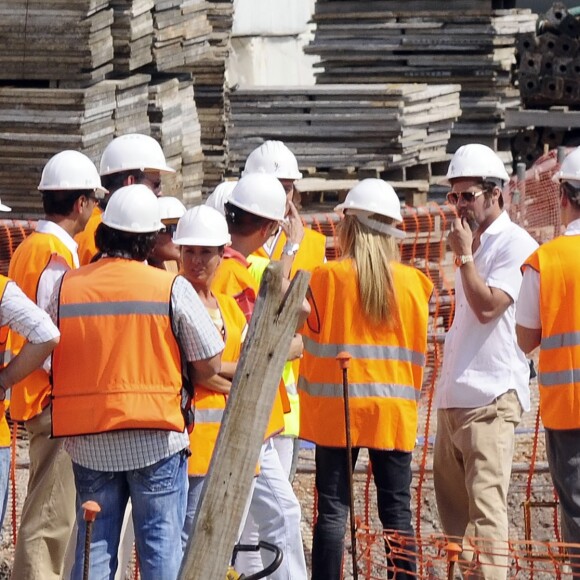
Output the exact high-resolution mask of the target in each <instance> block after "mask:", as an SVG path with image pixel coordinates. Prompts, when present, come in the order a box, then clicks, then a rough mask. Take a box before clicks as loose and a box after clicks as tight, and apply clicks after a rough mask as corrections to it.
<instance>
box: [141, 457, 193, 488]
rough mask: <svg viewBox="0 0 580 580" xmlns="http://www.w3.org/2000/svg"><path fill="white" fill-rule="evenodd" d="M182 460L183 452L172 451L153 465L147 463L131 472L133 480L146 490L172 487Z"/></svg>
mask: <svg viewBox="0 0 580 580" xmlns="http://www.w3.org/2000/svg"><path fill="white" fill-rule="evenodd" d="M183 462H184V454H183V453H181V452H179V453H174V454H173V455H171V456H170V457H166V458H165V459H162V460H161V461H158V462H157V463H154V464H153V465H148V466H147V467H143V468H142V469H136V470H135V471H134V472H133V475H134V478H135V481H136V482H137V483H139V485H141V486H143V488H145V489H146V490H148V491H153V492H155V491H163V490H169V489H173V488H174V487H175V480H176V479H177V475H178V473H179V471H180V467H181V466H182V465H183Z"/></svg>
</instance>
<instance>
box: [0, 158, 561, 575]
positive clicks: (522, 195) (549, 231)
mask: <svg viewBox="0 0 580 580" xmlns="http://www.w3.org/2000/svg"><path fill="white" fill-rule="evenodd" d="M557 167H558V164H557V160H556V153H555V152H551V153H549V154H548V155H546V156H543V157H542V158H540V159H539V160H538V162H537V164H536V165H534V166H533V167H532V168H531V169H529V170H528V171H527V172H526V174H525V179H520V180H518V179H517V178H514V179H513V180H512V181H511V182H510V184H509V190H508V192H509V193H508V194H507V195H506V205H507V208H508V211H509V214H510V216H511V218H512V220H513V221H515V222H516V223H518V224H520V225H522V227H524V228H525V229H527V230H528V231H529V232H530V233H531V234H532V235H533V236H534V237H535V238H536V239H537V240H538V241H540V242H544V241H546V240H549V239H551V238H553V237H554V236H556V235H558V234H559V233H560V231H561V223H560V215H559V210H558V186H557V184H555V183H553V182H552V181H551V177H552V175H553V174H554V172H555V171H556V169H557ZM454 216H455V211H454V208H453V207H450V206H448V205H442V206H440V205H438V204H436V203H431V204H429V205H427V206H426V207H419V208H411V207H406V208H404V210H403V218H404V223H403V226H402V227H403V229H404V230H405V231H406V233H407V236H406V238H405V239H404V240H402V241H401V243H400V250H401V258H402V261H403V262H404V263H407V264H410V265H413V266H415V267H417V268H419V269H420V270H422V271H423V272H424V273H425V274H426V275H427V276H428V277H429V278H430V279H431V280H432V282H433V284H434V293H433V297H432V299H431V305H430V314H431V327H430V332H429V347H428V354H427V365H426V369H425V376H424V385H423V396H422V400H421V403H420V404H421V405H422V406H424V407H425V413H423V414H422V415H423V418H422V423H421V425H420V428H419V440H418V445H417V449H416V451H415V454H414V455H415V459H414V468H415V477H414V481H413V493H414V507H415V537H414V538H412V542H413V543H414V545H415V546H416V551H417V559H418V568H417V577H418V578H429V579H436V578H453V577H454V576H453V574H454V573H457V571H458V564H457V563H456V559H457V553H456V552H454V551H453V550H451V551H450V549H449V541H448V540H445V539H443V538H442V537H441V536H440V535H438V534H436V533H434V531H433V529H431V528H430V527H429V526H427V525H426V524H425V522H424V519H423V518H422V515H423V511H424V507H425V501H426V498H425V495H426V490H428V489H429V487H430V486H432V481H431V479H430V467H429V465H428V461H429V451H430V445H431V441H430V438H431V437H432V435H433V429H432V396H433V391H434V387H435V383H436V380H437V378H438V373H439V369H440V366H441V362H442V356H443V340H444V336H445V332H446V330H447V329H448V328H449V325H450V324H451V320H452V318H453V309H454V291H453V275H454V266H453V260H452V258H453V256H452V253H451V252H450V251H449V249H448V248H447V244H446V238H447V233H448V231H449V228H450V224H451V221H452V219H453V217H454ZM338 219H339V218H338V216H337V215H336V214H334V213H316V214H310V215H309V214H305V215H304V221H305V223H306V224H307V225H309V226H310V227H312V228H313V229H315V230H317V231H319V232H321V233H322V234H324V235H325V236H326V237H327V252H326V255H327V259H329V260H332V259H335V258H336V257H338V244H337V237H336V225H337V223H338ZM34 227H35V222H33V221H19V220H0V273H3V274H6V273H7V270H8V264H9V261H10V258H11V256H12V254H13V253H14V250H15V249H16V247H17V246H18V244H19V243H20V242H21V241H22V240H23V239H24V238H25V237H26V236H27V235H29V234H30V232H32V231H33V229H34ZM539 430H540V421H539V416H538V417H537V418H536V424H535V430H534V433H533V441H534V443H533V449H532V453H531V456H530V461H529V469H528V471H527V472H526V473H525V479H524V480H523V481H522V482H521V483H520V484H518V485H519V486H520V487H521V489H516V491H517V493H518V494H519V495H518V501H519V500H521V501H520V504H519V505H523V508H522V518H523V519H524V521H525V522H526V530H527V535H526V539H525V540H523V541H512V542H510V543H509V546H507V547H505V546H504V547H502V548H501V549H502V550H503V549H505V550H507V552H508V560H509V564H508V565H507V566H508V577H509V578H559V577H565V575H566V574H567V573H568V572H567V568H566V566H567V564H566V563H565V562H564V561H563V558H562V556H563V545H562V544H560V543H559V540H560V534H559V522H558V514H557V509H556V506H557V503H556V501H555V498H554V494H553V488H552V487H551V482H549V484H546V483H545V482H546V481H547V480H546V479H545V478H544V480H542V481H543V482H544V483H543V484H540V485H538V482H536V481H534V478H535V476H536V473H537V472H538V459H537V457H538V453H539V451H538V433H539ZM14 435H15V436H14V438H13V468H12V473H11V483H12V489H11V491H12V493H11V495H12V532H13V539H14V540H15V537H16V526H17V515H18V514H17V508H16V499H15V498H16V495H17V494H18V493H20V494H24V493H25V490H24V489H22V490H19V489H16V478H15V472H14V467H15V461H14V460H15V458H16V430H15V431H14ZM370 481H371V475H370V472H368V473H367V476H366V479H365V481H364V484H363V491H362V492H361V493H360V494H357V497H360V498H362V500H361V501H359V505H358V506H357V513H362V514H363V515H362V517H360V518H357V520H358V522H357V523H358V525H357V528H358V531H357V542H358V550H357V558H358V568H359V570H360V574H359V577H362V578H365V579H367V578H368V579H369V580H370V579H374V578H386V577H387V573H388V570H387V568H386V559H385V549H384V545H385V541H386V543H387V545H391V548H392V549H393V550H396V549H398V550H403V552H404V551H405V548H404V546H405V545H407V544H405V542H407V543H408V542H409V540H408V539H405V542H400V541H393V537H394V538H395V540H396V539H397V538H396V535H395V536H393V534H383V531H382V530H380V524H378V523H377V520H376V516H374V514H373V513H372V512H373V511H375V510H373V508H372V498H371V495H372V494H371V483H370ZM542 485H543V486H544V487H543V488H542ZM516 488H517V486H516ZM361 502H362V503H361ZM544 508H548V509H550V510H552V511H553V516H552V517H551V522H552V523H551V531H550V533H549V534H547V537H543V538H541V539H539V540H535V539H532V536H533V535H534V529H535V528H534V523H533V517H534V516H533V514H535V512H536V510H542V509H544ZM314 513H315V509H314ZM313 517H315V516H314V515H313ZM377 530H379V531H377ZM347 543H348V542H347ZM469 543H470V544H471V547H472V551H473V553H474V554H475V556H474V558H475V560H474V561H475V563H476V565H475V568H477V562H479V561H480V560H481V559H482V556H485V554H489V553H490V552H492V551H493V550H494V549H495V547H491V546H489V545H488V544H485V543H483V542H482V541H476V540H471V541H469ZM401 546H403V548H401ZM451 547H452V548H453V547H454V546H451ZM409 553H410V552H409ZM403 555H404V554H403ZM349 560H350V558H345V567H346V568H347V571H348V567H349V563H348V562H349ZM534 574H535V575H534ZM561 575H562V576H561Z"/></svg>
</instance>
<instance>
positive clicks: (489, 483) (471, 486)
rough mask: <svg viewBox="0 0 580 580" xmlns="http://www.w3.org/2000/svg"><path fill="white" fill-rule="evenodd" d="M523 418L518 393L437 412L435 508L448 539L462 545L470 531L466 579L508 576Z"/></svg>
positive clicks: (466, 544)
mask: <svg viewBox="0 0 580 580" xmlns="http://www.w3.org/2000/svg"><path fill="white" fill-rule="evenodd" d="M521 416H522V408H521V405H520V402H519V400H518V397H517V395H516V393H515V391H508V392H507V393H505V394H503V395H501V396H500V397H498V398H497V399H495V401H493V402H492V403H491V404H489V405H487V406H485V407H478V408H476V409H439V411H438V412H437V437H436V440H435V451H434V457H433V477H434V484H435V496H436V499H437V509H438V511H439V517H440V519H441V524H442V526H443V531H444V532H445V534H446V535H447V536H453V537H455V538H458V539H459V542H460V543H461V538H464V536H465V534H466V530H467V529H468V526H469V534H470V535H472V536H473V538H474V539H473V540H470V539H468V538H466V539H465V540H464V542H463V548H464V552H463V554H462V560H463V562H464V563H465V562H466V561H467V562H469V561H471V564H469V565H463V566H462V570H463V571H464V577H466V578H467V577H468V578H485V580H505V578H506V576H507V572H508V549H507V548H508V546H507V540H508V517H507V492H508V487H509V481H510V477H511V469H512V459H513V452H514V439H515V428H516V426H517V424H518V423H519V422H520V419H521ZM470 545H471V546H472V548H471V549H470ZM468 570H469V571H468Z"/></svg>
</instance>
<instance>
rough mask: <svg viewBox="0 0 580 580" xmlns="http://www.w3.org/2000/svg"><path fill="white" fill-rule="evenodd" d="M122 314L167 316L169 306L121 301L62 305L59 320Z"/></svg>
mask: <svg viewBox="0 0 580 580" xmlns="http://www.w3.org/2000/svg"><path fill="white" fill-rule="evenodd" d="M123 314H126V315H127V314H143V315H147V314H150V315H152V316H169V304H168V303H165V302H143V301H140V300H123V301H120V302H101V303H98V304H95V303H93V304H91V303H84V304H63V305H62V306H61V308H60V310H59V318H61V319H64V318H76V317H85V316H120V315H123Z"/></svg>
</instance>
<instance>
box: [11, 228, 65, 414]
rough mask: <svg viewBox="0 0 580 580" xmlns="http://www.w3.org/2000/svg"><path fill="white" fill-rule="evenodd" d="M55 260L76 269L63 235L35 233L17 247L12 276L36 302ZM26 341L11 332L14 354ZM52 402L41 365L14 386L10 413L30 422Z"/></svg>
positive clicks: (12, 260) (13, 258)
mask: <svg viewBox="0 0 580 580" xmlns="http://www.w3.org/2000/svg"><path fill="white" fill-rule="evenodd" d="M53 262H58V263H60V264H62V266H63V267H64V268H67V267H68V268H70V269H74V268H75V264H74V257H73V255H72V253H71V251H70V250H69V249H68V248H67V247H66V245H65V244H64V243H63V242H62V241H61V240H60V239H59V238H57V237H56V236H55V235H53V234H46V233H39V232H33V233H32V234H30V235H29V236H28V237H27V238H26V239H25V240H24V241H23V242H22V243H21V244H20V245H19V246H18V248H16V251H15V252H14V255H13V256H12V259H11V260H10V268H9V271H8V275H9V277H10V278H12V280H14V282H16V284H18V286H19V287H20V288H21V290H22V291H23V292H24V293H25V294H26V296H28V298H30V300H32V301H33V302H34V303H35V304H36V303H37V295H36V293H37V291H38V284H39V281H40V277H41V276H42V273H43V272H44V271H45V270H46V268H48V267H49V266H50V264H51V263H53ZM24 342H25V340H24V338H23V337H22V336H20V335H19V334H18V333H15V332H11V333H10V345H11V347H12V352H13V355H14V356H16V355H17V354H18V353H19V352H20V350H21V349H22V347H23V346H24ZM49 403H50V381H49V377H48V374H47V372H46V371H45V370H44V369H42V368H39V369H36V370H35V371H34V372H32V373H31V374H30V375H28V376H27V377H26V378H25V379H23V380H22V381H21V382H20V383H18V385H17V386H15V388H14V389H12V398H11V406H10V415H11V417H12V418H13V419H15V420H17V421H26V420H28V419H32V418H33V417H36V416H37V415H38V414H40V413H41V412H42V410H43V409H44V408H45V407H47V406H48V404H49Z"/></svg>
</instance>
